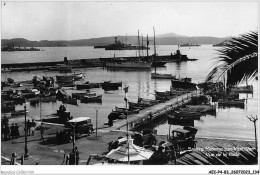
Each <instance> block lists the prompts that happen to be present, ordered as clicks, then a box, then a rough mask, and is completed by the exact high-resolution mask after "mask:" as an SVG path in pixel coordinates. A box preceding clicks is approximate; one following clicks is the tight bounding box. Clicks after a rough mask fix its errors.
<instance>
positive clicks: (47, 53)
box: [1, 45, 258, 140]
mask: <svg viewBox="0 0 260 175" xmlns="http://www.w3.org/2000/svg"><path fill="white" fill-rule="evenodd" d="M215 49H216V48H215V47H212V46H211V45H202V46H200V47H190V48H189V47H182V48H180V50H181V53H182V54H186V55H187V56H188V57H189V58H196V59H198V60H197V61H188V62H181V63H177V62H172V63H167V64H166V66H165V67H163V68H157V72H158V73H170V74H173V75H176V77H179V76H180V77H181V78H184V77H190V78H192V81H193V82H194V83H199V82H203V81H204V80H205V78H206V75H207V74H208V73H209V72H210V70H211V68H212V67H213V65H214V61H213V60H212V59H213V58H215V57H217V52H216V50H215ZM41 50H43V51H32V52H2V53H1V58H2V59H1V63H2V64H4V63H24V62H37V61H40V62H44V61H46V62H48V61H62V60H63V57H65V56H67V57H68V59H88V58H89V59H90V58H100V57H113V56H114V55H115V56H116V57H120V56H136V55H138V51H133V50H124V51H105V50H104V49H94V48H93V47H51V48H48V47H47V48H45V47H44V48H41ZM176 50H177V46H173V45H163V46H162V45H161V46H158V47H157V53H158V54H159V55H170V54H171V53H173V54H174V52H175V51H176ZM144 53H145V52H144ZM149 53H150V54H152V53H153V47H151V50H149ZM141 54H142V51H141ZM73 71H74V72H83V73H85V77H84V79H83V80H80V81H79V82H86V81H89V82H90V83H98V82H103V81H109V80H111V81H112V82H118V81H122V83H123V87H124V86H129V92H128V94H127V95H128V99H129V101H131V102H136V101H137V99H138V97H142V98H149V99H154V98H155V94H154V91H155V90H157V91H165V90H169V89H170V85H171V82H170V80H156V79H151V72H154V69H151V70H126V69H116V70H113V69H112V70H111V69H106V68H101V67H98V68H81V69H73ZM64 74H65V73H58V72H55V71H33V72H8V73H2V74H1V80H2V81H4V80H6V79H7V78H12V79H14V80H15V81H23V80H31V79H32V78H33V76H35V75H38V76H40V77H42V76H56V75H64ZM250 84H252V85H253V86H254V93H253V94H240V98H245V99H247V100H246V105H245V108H244V109H240V108H234V107H230V108H225V109H221V108H218V109H217V113H216V115H214V116H213V115H208V114H207V115H206V116H202V117H201V118H200V120H195V123H194V125H195V127H196V128H198V134H197V135H198V136H200V137H218V138H229V139H243V140H253V139H254V125H253V123H252V122H250V121H249V120H248V119H247V118H246V116H251V115H257V114H258V82H257V81H254V82H250ZM65 89H66V91H67V93H68V94H70V93H72V92H82V91H78V90H76V89H75V88H65ZM91 91H93V92H94V91H95V92H96V93H97V94H102V103H88V104H86V103H80V102H79V103H78V106H74V105H70V104H66V105H65V106H66V108H67V110H68V111H70V113H71V115H72V116H73V117H74V118H76V117H83V116H86V117H90V118H91V119H92V123H93V124H94V126H95V124H96V117H97V121H98V126H99V127H103V126H104V123H105V122H107V121H108V119H107V116H108V114H109V113H110V112H111V111H112V110H113V109H115V106H117V107H125V102H124V96H125V94H124V91H123V89H122V88H121V89H119V90H116V91H108V92H104V91H103V90H102V89H101V88H96V89H91ZM61 104H62V102H60V101H57V102H48V103H45V102H42V104H41V106H40V105H39V104H36V105H31V104H30V103H28V104H26V106H27V109H28V110H29V113H28V117H29V118H34V119H40V115H41V116H48V115H51V114H53V113H56V110H57V109H58V108H59V106H60V105H61ZM16 109H17V110H18V109H23V105H17V106H16ZM97 111H98V112H97ZM2 115H3V114H2ZM22 121H24V116H17V117H15V118H11V119H10V122H22ZM174 127H176V126H174ZM174 127H172V128H174ZM168 128H169V125H168V124H167V123H165V124H161V125H159V126H158V127H156V129H157V130H158V134H163V135H166V134H168V132H169V131H168Z"/></svg>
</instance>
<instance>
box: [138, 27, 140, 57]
mask: <svg viewBox="0 0 260 175" xmlns="http://www.w3.org/2000/svg"><path fill="white" fill-rule="evenodd" d="M138 54H139V57H140V40H139V30H138Z"/></svg>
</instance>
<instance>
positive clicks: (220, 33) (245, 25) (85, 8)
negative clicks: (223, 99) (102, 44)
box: [1, 0, 259, 41]
mask: <svg viewBox="0 0 260 175" xmlns="http://www.w3.org/2000/svg"><path fill="white" fill-rule="evenodd" d="M258 7H259V5H258V2H257V1H255V2H254V1H253V2H247V1H246V0H245V1H244V2H243V1H240V2H234V1H233V2H223V1H222V2H205V1H204V2H194V1H192V2H191V1H186V2H185V1H184V2H180V1H179V2H177V1H175V2H174V1H172V2H169V1H168V2H166V1H160V2H159V1H158V2H151V1H150V2H144V1H139V2H129V1H128V2H126V1H125V2H122V1H121V2H119V1H117V2H115V1H113V2H112V1H111V2H108V1H106V2H97V1H96V2H72V1H71V2H70V1H67V2H58V1H56V2H44V1H43V2H19V1H16V2H8V1H7V2H3V1H2V4H1V25H2V26H1V27H2V31H1V35H2V36H1V37H2V39H11V38H25V39H28V40H35V41H39V40H76V39H88V38H98V37H105V36H116V35H123V36H125V35H128V36H129V35H137V32H138V30H140V34H143V35H144V36H145V35H146V34H148V35H150V36H151V35H153V26H154V27H155V31H156V34H165V33H176V34H180V35H185V36H214V37H226V36H237V35H240V34H243V33H245V32H248V31H252V30H258V21H259V19H258V16H259V13H258Z"/></svg>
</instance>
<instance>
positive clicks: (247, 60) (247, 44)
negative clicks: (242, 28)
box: [206, 32, 258, 85]
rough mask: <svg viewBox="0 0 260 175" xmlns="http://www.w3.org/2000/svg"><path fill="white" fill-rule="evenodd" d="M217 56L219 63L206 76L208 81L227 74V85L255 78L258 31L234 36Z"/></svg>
mask: <svg viewBox="0 0 260 175" xmlns="http://www.w3.org/2000/svg"><path fill="white" fill-rule="evenodd" d="M217 51H218V55H219V56H218V57H217V58H215V60H216V62H217V65H216V66H215V67H214V68H213V69H212V71H211V72H210V73H209V74H208V76H207V78H206V82H207V81H210V80H213V79H214V78H217V79H219V77H221V76H222V75H223V74H225V73H226V74H227V85H234V84H238V83H241V82H244V81H246V80H250V79H253V78H255V76H257V73H258V32H250V33H246V34H243V35H241V36H239V37H237V38H232V39H231V40H230V44H229V45H227V46H224V47H222V48H221V49H219V50H217Z"/></svg>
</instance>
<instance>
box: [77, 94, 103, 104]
mask: <svg viewBox="0 0 260 175" xmlns="http://www.w3.org/2000/svg"><path fill="white" fill-rule="evenodd" d="M80 102H81V103H91V102H96V103H102V95H98V96H93V97H91V96H84V97H83V98H82V99H81V100H80Z"/></svg>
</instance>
